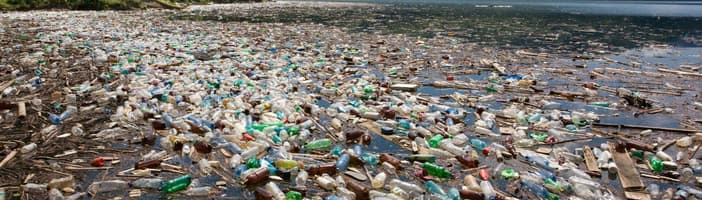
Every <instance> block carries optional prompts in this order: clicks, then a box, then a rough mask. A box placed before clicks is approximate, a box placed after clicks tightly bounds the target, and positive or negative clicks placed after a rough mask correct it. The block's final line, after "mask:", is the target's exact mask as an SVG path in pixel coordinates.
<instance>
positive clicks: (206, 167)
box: [197, 158, 212, 174]
mask: <svg viewBox="0 0 702 200" xmlns="http://www.w3.org/2000/svg"><path fill="white" fill-rule="evenodd" d="M197 165H198V167H199V168H200V173H201V174H210V173H212V165H211V164H210V161H208V160H207V159H204V158H203V159H201V160H200V162H198V163H197Z"/></svg>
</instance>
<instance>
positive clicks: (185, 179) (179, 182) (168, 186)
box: [161, 175, 192, 193]
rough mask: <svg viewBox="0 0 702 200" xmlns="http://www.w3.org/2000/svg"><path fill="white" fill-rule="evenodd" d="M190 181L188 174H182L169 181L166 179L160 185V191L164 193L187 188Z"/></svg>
mask: <svg viewBox="0 0 702 200" xmlns="http://www.w3.org/2000/svg"><path fill="white" fill-rule="evenodd" d="M191 181H192V177H191V176H190V175H184V176H181V177H178V178H175V179H172V180H169V181H166V182H164V183H163V185H161V191H162V192H164V193H173V192H177V191H180V190H183V189H185V188H187V187H188V186H189V185H190V183H191Z"/></svg>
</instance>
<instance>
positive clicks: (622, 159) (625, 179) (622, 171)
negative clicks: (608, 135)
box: [609, 143, 646, 191]
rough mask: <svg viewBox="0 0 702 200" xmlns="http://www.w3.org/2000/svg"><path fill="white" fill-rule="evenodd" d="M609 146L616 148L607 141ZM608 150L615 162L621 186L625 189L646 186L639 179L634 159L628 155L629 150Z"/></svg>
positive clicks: (629, 189)
mask: <svg viewBox="0 0 702 200" xmlns="http://www.w3.org/2000/svg"><path fill="white" fill-rule="evenodd" d="M609 146H610V149H617V148H616V147H615V146H616V144H614V143H609ZM610 152H611V153H612V160H614V163H616V164H617V173H618V176H619V181H620V182H621V185H622V188H624V190H627V191H632V190H642V189H644V188H645V187H646V186H645V185H644V184H643V181H641V177H640V176H639V171H638V170H636V165H635V164H634V161H632V160H631V157H629V151H627V150H626V149H625V148H624V149H623V151H621V152H620V151H616V150H614V151H610Z"/></svg>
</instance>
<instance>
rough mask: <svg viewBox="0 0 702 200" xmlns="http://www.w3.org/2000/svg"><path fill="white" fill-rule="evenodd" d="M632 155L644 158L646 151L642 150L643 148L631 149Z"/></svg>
mask: <svg viewBox="0 0 702 200" xmlns="http://www.w3.org/2000/svg"><path fill="white" fill-rule="evenodd" d="M631 156H632V157H636V158H641V159H643V158H644V152H643V151H641V150H632V151H631Z"/></svg>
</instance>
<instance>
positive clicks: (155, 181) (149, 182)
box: [131, 178, 163, 189]
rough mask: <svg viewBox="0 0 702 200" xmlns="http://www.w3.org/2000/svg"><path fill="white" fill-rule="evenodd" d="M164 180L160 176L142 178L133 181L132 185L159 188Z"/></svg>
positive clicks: (143, 187)
mask: <svg viewBox="0 0 702 200" xmlns="http://www.w3.org/2000/svg"><path fill="white" fill-rule="evenodd" d="M162 183H163V180H161V179H160V178H141V179H137V180H136V181H133V182H132V183H131V186H132V187H134V188H142V189H158V188H160V187H161V184H162Z"/></svg>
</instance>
